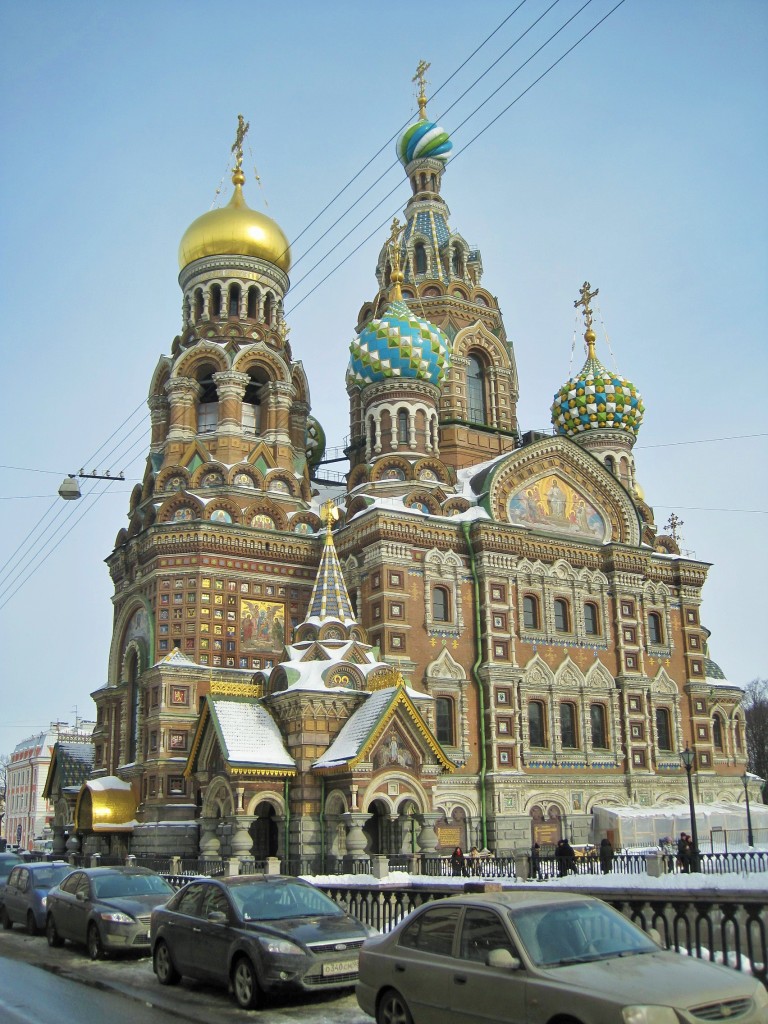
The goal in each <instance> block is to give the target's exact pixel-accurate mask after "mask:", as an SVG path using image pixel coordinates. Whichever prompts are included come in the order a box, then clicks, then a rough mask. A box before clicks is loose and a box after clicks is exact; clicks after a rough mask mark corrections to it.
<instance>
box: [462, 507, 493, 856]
mask: <svg viewBox="0 0 768 1024" xmlns="http://www.w3.org/2000/svg"><path fill="white" fill-rule="evenodd" d="M461 529H462V530H463V532H464V540H465V541H466V542H467V547H468V548H469V567H470V569H471V570H472V579H473V581H474V592H473V598H474V600H473V604H474V611H475V653H476V655H477V656H476V658H475V663H474V665H473V666H472V677H473V679H474V680H475V683H476V684H477V695H478V698H479V700H480V824H481V827H482V835H483V849H484V850H485V849H487V848H488V817H487V807H486V803H487V797H486V792H485V776H486V772H487V770H488V769H487V766H486V758H485V697H484V696H483V684H482V682H481V680H480V677H479V676H478V674H477V669H478V667H479V665H480V662H481V661H482V660H483V641H482V633H481V630H480V581H479V580H478V578H477V565H476V563H475V551H474V548H473V547H472V541H471V539H470V536H469V530H470V524H469V523H462V524H461Z"/></svg>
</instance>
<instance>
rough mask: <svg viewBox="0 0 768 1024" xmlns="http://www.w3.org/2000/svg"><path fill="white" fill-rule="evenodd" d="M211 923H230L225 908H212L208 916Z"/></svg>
mask: <svg viewBox="0 0 768 1024" xmlns="http://www.w3.org/2000/svg"><path fill="white" fill-rule="evenodd" d="M206 920H207V921H210V922H211V924H228V923H229V918H228V917H227V915H226V914H225V913H224V911H223V910H211V911H210V913H209V914H208V917H207V918H206Z"/></svg>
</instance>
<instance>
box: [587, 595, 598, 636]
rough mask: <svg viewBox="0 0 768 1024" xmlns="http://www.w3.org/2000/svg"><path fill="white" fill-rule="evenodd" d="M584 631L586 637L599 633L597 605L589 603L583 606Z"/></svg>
mask: <svg viewBox="0 0 768 1024" xmlns="http://www.w3.org/2000/svg"><path fill="white" fill-rule="evenodd" d="M584 631H585V633H586V634H587V636H598V635H599V633H600V613H599V611H598V609H597V605H596V604H593V603H592V602H591V601H587V603H586V604H585V605H584Z"/></svg>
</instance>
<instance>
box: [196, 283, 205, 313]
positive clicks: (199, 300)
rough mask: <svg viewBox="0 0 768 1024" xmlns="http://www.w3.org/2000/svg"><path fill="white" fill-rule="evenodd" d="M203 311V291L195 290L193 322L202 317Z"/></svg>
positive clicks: (200, 289)
mask: <svg viewBox="0 0 768 1024" xmlns="http://www.w3.org/2000/svg"><path fill="white" fill-rule="evenodd" d="M204 309H205V303H204V300H203V289H202V288H197V289H195V320H199V319H200V317H201V316H202V315H203V310H204Z"/></svg>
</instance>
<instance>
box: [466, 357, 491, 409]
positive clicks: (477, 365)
mask: <svg viewBox="0 0 768 1024" xmlns="http://www.w3.org/2000/svg"><path fill="white" fill-rule="evenodd" d="M467 403H468V405H469V419H470V421H471V422H472V423H486V422H487V420H488V414H487V407H486V403H485V367H484V366H483V364H482V363H481V362H480V360H479V359H478V358H477V356H474V355H470V356H469V357H468V358H467Z"/></svg>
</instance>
